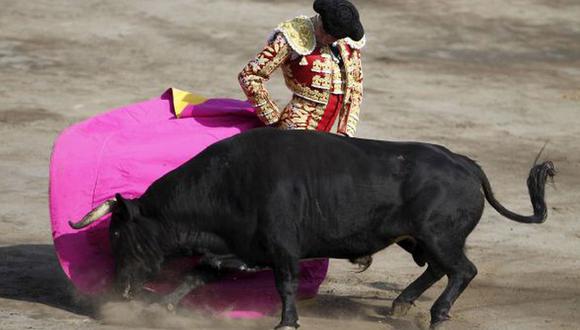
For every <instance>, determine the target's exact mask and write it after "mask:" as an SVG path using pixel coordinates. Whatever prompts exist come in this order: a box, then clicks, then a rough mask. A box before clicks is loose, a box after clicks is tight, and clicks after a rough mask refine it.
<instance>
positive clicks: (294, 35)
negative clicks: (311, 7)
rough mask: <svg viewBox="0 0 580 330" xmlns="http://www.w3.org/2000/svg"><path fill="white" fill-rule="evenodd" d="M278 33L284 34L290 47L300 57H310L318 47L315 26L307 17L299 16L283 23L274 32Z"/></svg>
mask: <svg viewBox="0 0 580 330" xmlns="http://www.w3.org/2000/svg"><path fill="white" fill-rule="evenodd" d="M276 32H282V34H283V35H284V37H286V40H287V41H288V44H290V47H292V49H293V50H294V51H295V52H297V53H298V54H300V55H308V54H310V53H312V51H313V50H314V48H315V47H316V37H315V35H314V25H313V24H312V21H310V18H308V17H306V16H298V17H296V18H293V19H291V20H289V21H286V22H283V23H281V24H280V25H278V27H277V28H276V29H275V30H274V33H276Z"/></svg>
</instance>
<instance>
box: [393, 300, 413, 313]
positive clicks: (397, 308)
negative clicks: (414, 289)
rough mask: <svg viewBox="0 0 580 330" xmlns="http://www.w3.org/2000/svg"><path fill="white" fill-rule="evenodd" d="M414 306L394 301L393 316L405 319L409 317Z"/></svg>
mask: <svg viewBox="0 0 580 330" xmlns="http://www.w3.org/2000/svg"><path fill="white" fill-rule="evenodd" d="M412 306H413V303H410V302H404V301H397V300H394V301H393V306H392V307H391V316H392V317H403V316H405V315H407V312H408V311H409V309H411V307H412Z"/></svg>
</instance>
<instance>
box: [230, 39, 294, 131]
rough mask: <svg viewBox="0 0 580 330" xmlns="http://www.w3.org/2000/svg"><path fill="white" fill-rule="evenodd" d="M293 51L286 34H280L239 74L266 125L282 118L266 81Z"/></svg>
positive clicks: (257, 112)
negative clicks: (285, 36)
mask: <svg viewBox="0 0 580 330" xmlns="http://www.w3.org/2000/svg"><path fill="white" fill-rule="evenodd" d="M291 51H292V49H291V48H290V46H289V45H288V42H287V41H286V39H285V38H284V36H283V35H282V34H278V35H276V37H275V38H274V39H273V40H272V41H271V42H270V43H268V45H266V47H265V48H264V50H262V51H261V52H260V53H259V54H258V55H257V56H256V58H254V59H253V60H252V61H250V63H248V64H247V65H246V66H245V67H244V69H243V70H242V72H240V74H239V75H238V80H239V82H240V86H241V87H242V90H243V91H244V93H245V94H246V96H247V97H248V100H249V101H250V102H251V103H252V104H253V105H254V106H255V107H256V114H257V115H258V118H260V120H261V121H262V122H263V123H264V124H266V125H270V124H274V123H276V122H277V121H278V120H279V119H280V110H279V108H278V106H277V105H276V104H275V103H274V101H272V99H271V98H270V93H269V92H268V90H267V89H266V86H265V82H266V81H268V79H269V78H270V75H271V74H272V72H274V70H276V69H277V68H278V67H279V66H280V65H281V64H282V63H284V62H285V61H286V60H287V59H288V58H289V57H290V53H291Z"/></svg>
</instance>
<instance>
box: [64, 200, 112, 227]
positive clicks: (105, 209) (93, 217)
mask: <svg viewBox="0 0 580 330" xmlns="http://www.w3.org/2000/svg"><path fill="white" fill-rule="evenodd" d="M116 203H117V199H115V198H111V199H109V200H107V201H106V202H104V203H103V204H101V205H99V206H97V207H95V208H94V209H93V210H92V211H91V212H89V213H87V215H85V216H84V217H83V219H82V220H81V221H79V222H76V223H75V222H72V221H69V222H68V224H69V226H71V228H74V229H81V228H85V227H86V226H88V225H90V224H91V223H93V222H95V221H97V220H98V219H99V218H101V217H102V216H104V215H106V214H108V213H111V210H112V208H113V206H114V205H115V204H116Z"/></svg>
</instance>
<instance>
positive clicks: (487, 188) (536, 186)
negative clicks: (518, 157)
mask: <svg viewBox="0 0 580 330" xmlns="http://www.w3.org/2000/svg"><path fill="white" fill-rule="evenodd" d="M554 175H556V170H555V168H554V164H553V163H552V162H551V161H547V162H544V163H542V164H540V165H534V167H532V169H531V170H530V175H529V176H528V192H529V194H530V199H531V201H532V206H533V207H534V215H531V216H523V215H519V214H517V213H514V212H512V211H510V210H508V209H506V208H505V207H503V205H501V204H500V203H499V202H498V201H497V200H496V199H495V197H494V195H493V192H492V191H491V185H490V184H489V180H488V179H487V176H486V175H485V173H484V172H483V170H482V171H480V178H481V185H482V187H483V191H484V193H485V198H486V199H487V201H488V202H489V204H491V206H493V208H494V209H495V210H496V211H497V212H499V214H501V215H503V216H504V217H506V218H508V219H510V220H513V221H517V222H522V223H542V222H544V221H545V220H546V217H547V216H548V208H547V207H546V201H545V200H544V188H545V186H546V180H547V179H548V176H549V177H553V176H554Z"/></svg>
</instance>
